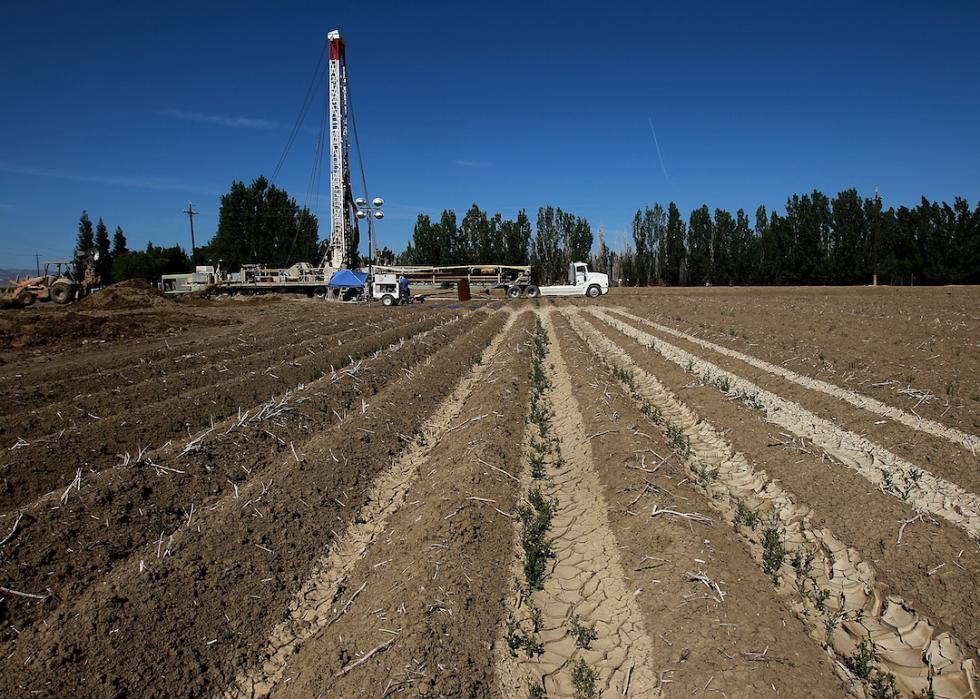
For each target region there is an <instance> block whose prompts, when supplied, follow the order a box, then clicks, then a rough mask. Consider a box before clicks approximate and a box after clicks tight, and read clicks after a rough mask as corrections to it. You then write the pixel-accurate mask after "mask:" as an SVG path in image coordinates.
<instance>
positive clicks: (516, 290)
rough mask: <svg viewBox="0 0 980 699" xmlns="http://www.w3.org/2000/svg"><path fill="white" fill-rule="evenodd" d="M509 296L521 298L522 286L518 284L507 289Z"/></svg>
mask: <svg viewBox="0 0 980 699" xmlns="http://www.w3.org/2000/svg"><path fill="white" fill-rule="evenodd" d="M507 296H508V297H509V298H512V299H519V298H520V297H521V287H519V286H517V285H516V284H515V285H514V286H512V287H510V288H509V289H507Z"/></svg>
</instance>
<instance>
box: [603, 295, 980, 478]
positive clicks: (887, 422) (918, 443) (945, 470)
mask: <svg viewBox="0 0 980 699" xmlns="http://www.w3.org/2000/svg"><path fill="white" fill-rule="evenodd" d="M613 317H615V318H618V319H620V320H623V321H624V322H626V323H627V324H628V325H632V326H634V327H637V328H638V329H640V330H644V331H647V332H648V333H650V334H651V335H653V336H654V337H657V336H659V335H660V334H661V333H660V332H659V331H657V330H654V329H652V328H651V327H650V326H649V325H646V324H644V322H643V321H642V320H634V319H633V318H631V317H629V316H628V315H622V314H616V313H614V314H613ZM615 332H617V333H618V331H615ZM630 341H631V342H634V340H632V339H631V340H630ZM671 341H672V342H673V344H675V345H676V346H677V347H679V348H680V349H683V350H685V351H687V352H688V353H690V354H693V355H696V356H699V357H701V358H702V359H704V360H707V361H710V362H711V363H713V364H715V365H716V366H718V367H720V368H721V369H723V370H725V371H728V372H731V373H732V374H735V375H737V376H739V377H741V378H743V379H745V380H747V381H750V382H752V383H754V384H755V385H757V386H759V387H761V388H763V389H765V390H766V391H769V392H770V393H773V394H775V395H777V396H780V397H781V398H784V399H786V400H788V401H790V402H792V403H796V404H799V405H800V406H802V407H803V408H805V409H806V410H808V411H810V412H812V413H813V414H815V415H817V416H818V417H821V418H823V419H825V420H829V421H831V422H833V423H835V424H837V425H838V426H839V427H841V428H843V429H846V430H847V431H849V432H854V433H856V434H859V435H861V436H862V437H865V438H868V439H871V440H872V441H874V442H875V443H876V444H878V445H880V446H881V447H883V448H884V449H887V450H888V451H890V452H892V453H893V454H895V455H896V456H899V457H901V458H903V459H905V460H906V461H908V462H910V463H914V464H923V465H924V466H925V467H926V468H928V469H929V470H930V471H931V472H932V473H934V474H935V475H936V476H940V477H942V478H946V479H947V480H950V481H952V482H954V483H956V484H957V485H959V486H960V487H961V488H964V489H965V490H967V491H970V492H974V493H976V492H980V470H978V469H977V464H978V462H977V459H976V457H974V456H973V455H972V454H971V453H970V451H969V450H967V449H964V448H962V447H961V446H960V445H958V444H955V443H953V442H950V441H948V440H946V439H944V438H942V437H938V436H934V435H932V434H929V433H927V432H922V431H918V430H913V429H912V428H910V427H908V426H906V425H904V424H902V423H901V422H897V421H894V420H891V419H887V418H885V417H884V416H882V415H879V414H877V413H875V412H872V411H870V410H865V409H862V408H858V407H855V406H854V405H852V404H850V403H847V402H845V401H843V400H840V399H838V398H835V397H833V396H830V395H827V394H826V393H823V392H821V391H816V390H811V389H809V388H806V387H805V386H803V385H801V384H800V383H797V382H794V381H791V380H789V379H785V378H782V377H781V376H779V375H776V374H772V373H769V372H767V371H765V370H763V369H758V368H755V367H754V366H753V365H751V364H749V363H747V362H744V361H742V360H739V359H735V358H732V357H729V356H727V355H725V354H719V353H717V352H715V351H714V350H711V349H707V348H702V347H701V346H700V345H698V344H696V343H693V342H690V341H688V340H686V339H684V338H679V337H672V338H671ZM685 368H686V367H685ZM697 378H699V379H700V381H699V383H704V380H703V378H702V377H697ZM705 385H710V386H711V387H712V388H713V389H716V390H717V389H723V388H725V385H726V380H725V379H724V378H723V377H718V378H715V379H714V381H713V382H712V383H711V384H705ZM728 388H729V391H728V392H727V393H726V394H725V396H724V399H725V400H724V401H723V402H726V403H730V402H734V403H738V404H741V405H746V406H754V407H759V406H757V405H755V403H753V401H752V399H751V397H749V396H747V395H742V396H741V398H740V396H739V394H738V392H737V391H736V392H732V391H731V387H730V386H729V387H728ZM781 439H784V440H785V439H786V438H781ZM796 441H797V442H799V440H796ZM811 451H812V449H811ZM817 451H818V452H820V450H817ZM821 453H822V452H821Z"/></svg>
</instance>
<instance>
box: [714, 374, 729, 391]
mask: <svg viewBox="0 0 980 699" xmlns="http://www.w3.org/2000/svg"><path fill="white" fill-rule="evenodd" d="M715 386H717V387H718V388H719V389H720V390H721V392H722V393H728V392H729V391H730V390H732V382H731V381H729V379H728V377H727V376H722V377H721V378H719V379H717V380H716V381H715Z"/></svg>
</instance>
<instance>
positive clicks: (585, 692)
mask: <svg viewBox="0 0 980 699" xmlns="http://www.w3.org/2000/svg"><path fill="white" fill-rule="evenodd" d="M598 679H599V673H598V672H596V671H595V670H593V669H592V668H590V667H589V666H588V665H586V664H585V661H584V660H582V659H581V658H579V661H578V662H577V663H575V665H574V667H572V686H573V687H574V688H575V699H595V698H596V697H598V696H600V694H599V691H598V690H597V689H596V686H595V683H596V680H598Z"/></svg>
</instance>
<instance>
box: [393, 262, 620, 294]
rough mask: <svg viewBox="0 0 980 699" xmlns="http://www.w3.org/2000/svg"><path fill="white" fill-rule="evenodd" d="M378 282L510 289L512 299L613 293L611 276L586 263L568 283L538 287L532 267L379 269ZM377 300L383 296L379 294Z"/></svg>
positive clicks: (571, 272) (571, 271) (577, 265)
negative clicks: (596, 270)
mask: <svg viewBox="0 0 980 699" xmlns="http://www.w3.org/2000/svg"><path fill="white" fill-rule="evenodd" d="M375 270H377V271H376V273H375V276H374V283H375V284H376V285H377V284H385V283H390V280H391V279H392V278H398V277H405V278H406V279H408V280H409V281H410V282H414V283H417V284H418V283H422V284H431V285H432V286H437V285H440V284H458V283H461V282H463V281H465V282H467V283H468V284H475V285H477V286H486V287H487V288H489V289H506V291H507V296H508V298H512V299H518V298H532V299H533V298H537V297H539V296H588V297H589V298H593V299H594V298H598V297H599V296H602V295H603V294H608V293H609V275H607V274H602V273H599V272H590V271H589V266H588V265H587V264H586V263H584V262H572V263H571V264H569V265H568V283H567V284H556V285H548V286H537V285H535V284H532V283H531V267H530V266H529V265H494V264H485V265H459V266H454V267H427V266H421V265H417V266H390V265H384V266H376V267H375ZM375 297H376V298H380V296H378V295H377V293H376V294H375Z"/></svg>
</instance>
